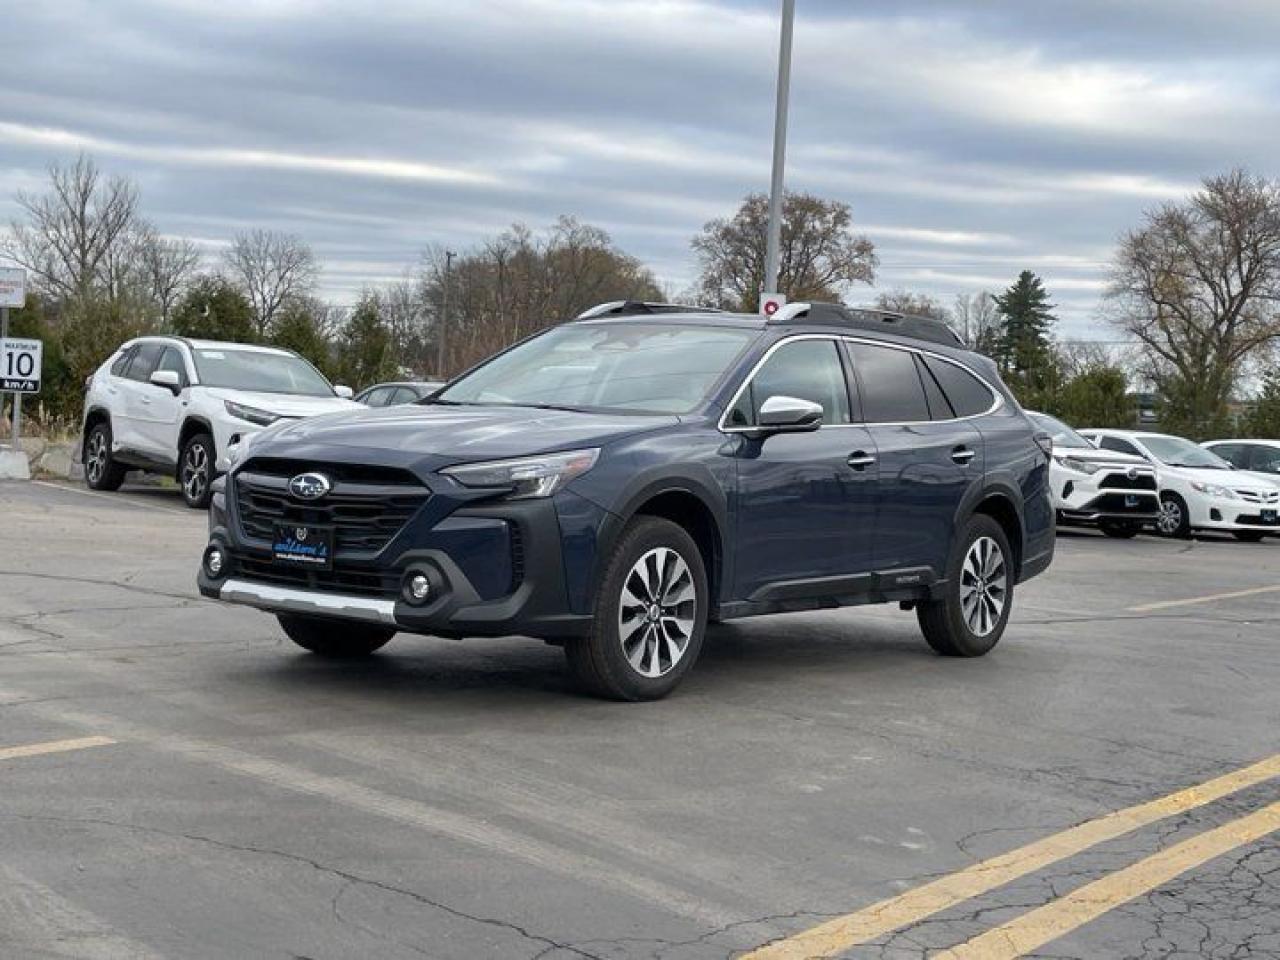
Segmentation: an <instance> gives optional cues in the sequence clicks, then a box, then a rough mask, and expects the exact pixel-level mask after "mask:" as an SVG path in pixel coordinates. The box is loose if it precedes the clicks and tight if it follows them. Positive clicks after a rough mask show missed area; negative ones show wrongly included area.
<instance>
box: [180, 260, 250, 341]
mask: <svg viewBox="0 0 1280 960" xmlns="http://www.w3.org/2000/svg"><path fill="white" fill-rule="evenodd" d="M173 332H174V333H176V334H177V335H178V336H181V337H200V338H203V339H207V340H227V341H230V342H232V343H253V342H254V340H256V339H257V336H256V330H255V328H254V322H253V307H252V305H251V304H250V303H249V300H248V298H247V297H246V296H245V295H244V294H243V293H241V292H240V291H239V290H237V289H236V288H235V286H234V285H232V284H231V283H230V281H228V280H226V279H224V278H223V277H217V276H213V277H201V278H200V279H199V280H197V281H196V282H195V283H193V284H192V285H191V289H190V290H188V291H187V293H186V296H184V297H183V298H182V300H181V301H180V302H179V303H178V306H177V309H175V310H174V311H173Z"/></svg>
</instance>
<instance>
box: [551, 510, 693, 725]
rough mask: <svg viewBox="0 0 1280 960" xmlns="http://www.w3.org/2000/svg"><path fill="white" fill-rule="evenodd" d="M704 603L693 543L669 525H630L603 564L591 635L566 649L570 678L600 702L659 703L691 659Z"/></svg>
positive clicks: (644, 521)
mask: <svg viewBox="0 0 1280 960" xmlns="http://www.w3.org/2000/svg"><path fill="white" fill-rule="evenodd" d="M709 601H710V597H709V595H708V590H707V573H706V569H705V567H704V566H703V562H702V553H701V551H699V550H698V545H697V544H696V543H694V541H693V538H692V537H691V536H689V534H688V533H687V532H686V531H685V530H684V528H682V527H680V526H677V525H676V524H674V523H672V522H671V521H669V520H663V519H661V518H659V517H638V518H636V519H635V520H633V521H632V522H631V523H630V524H629V525H628V526H627V528H626V529H625V530H624V531H623V533H622V536H621V537H620V538H619V540H618V543H617V545H616V546H615V547H614V549H613V553H612V554H611V555H610V557H609V561H608V563H607V564H606V565H605V571H604V575H603V577H602V578H601V581H600V587H599V590H598V591H597V594H596V598H595V604H594V610H593V613H594V617H593V620H592V628H591V633H590V634H589V635H588V636H586V637H579V638H575V639H574V640H573V641H571V642H569V643H567V644H566V645H565V657H566V659H567V660H568V662H569V668H570V671H571V672H572V673H573V675H574V678H575V679H576V680H577V682H578V684H579V685H580V686H582V687H583V688H585V689H586V690H587V691H588V692H590V693H593V694H595V695H597V696H600V697H605V698H608V699H611V700H657V699H660V698H662V697H665V696H666V695H667V694H669V693H670V692H671V691H672V690H674V689H675V688H676V686H677V685H678V684H679V683H680V681H681V680H682V679H684V675H685V674H686V673H688V672H689V670H690V668H691V667H692V666H693V664H694V662H695V661H696V660H697V659H698V654H699V652H700V651H701V650H702V639H703V636H704V634H705V633H706V627H707V610H708V607H709Z"/></svg>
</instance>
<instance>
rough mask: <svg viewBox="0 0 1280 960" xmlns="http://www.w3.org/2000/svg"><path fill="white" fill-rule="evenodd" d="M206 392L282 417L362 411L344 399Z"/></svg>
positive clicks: (288, 394)
mask: <svg viewBox="0 0 1280 960" xmlns="http://www.w3.org/2000/svg"><path fill="white" fill-rule="evenodd" d="M206 392H207V393H208V394H209V396H211V397H215V398H216V399H218V400H230V401H231V402H232V403H241V404H244V405H245V406H246V407H255V408H257V409H258V410H265V411H267V413H275V414H279V415H280V416H282V417H314V416H315V415H316V414H320V413H333V412H334V411H337V410H351V409H362V408H361V406H360V404H358V403H356V402H355V401H354V400H346V399H343V398H342V397H304V396H299V395H297V394H293V393H255V392H253V391H250V390H227V389H224V388H222V387H208V388H206Z"/></svg>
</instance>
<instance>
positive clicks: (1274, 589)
mask: <svg viewBox="0 0 1280 960" xmlns="http://www.w3.org/2000/svg"><path fill="white" fill-rule="evenodd" d="M1278 592H1280V584H1276V585H1275V586H1271V587H1252V588H1251V589H1249V590H1232V591H1231V592H1230V593H1211V594H1209V595H1208V596H1205V597H1189V598H1187V599H1186V600H1161V601H1160V602H1159V603H1144V604H1142V605H1141V606H1137V607H1130V608H1129V609H1128V611H1126V612H1128V613H1150V612H1151V611H1152V610H1168V609H1169V608H1170V607H1189V606H1193V605H1194V604H1197V603H1216V602H1217V601H1219V600H1235V599H1236V598H1237V597H1255V596H1257V595H1258V594H1260V593H1278Z"/></svg>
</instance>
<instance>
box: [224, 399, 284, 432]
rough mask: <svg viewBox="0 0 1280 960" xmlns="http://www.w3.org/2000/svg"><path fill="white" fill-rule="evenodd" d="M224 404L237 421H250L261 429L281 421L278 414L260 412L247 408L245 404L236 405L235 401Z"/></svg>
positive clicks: (253, 408)
mask: <svg viewBox="0 0 1280 960" xmlns="http://www.w3.org/2000/svg"><path fill="white" fill-rule="evenodd" d="M222 402H223V404H224V405H225V406H226V408H227V413H229V414H230V415H231V416H233V417H235V418H236V419H237V420H248V421H249V422H250V423H256V424H257V425H258V426H260V427H266V426H270V425H271V424H273V423H275V422H276V421H277V420H279V419H280V415H279V414H278V413H269V412H268V411H266V410H259V409H258V408H257V407H246V406H245V405H244V404H243V403H236V402H235V401H234V400H224V401H222Z"/></svg>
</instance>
